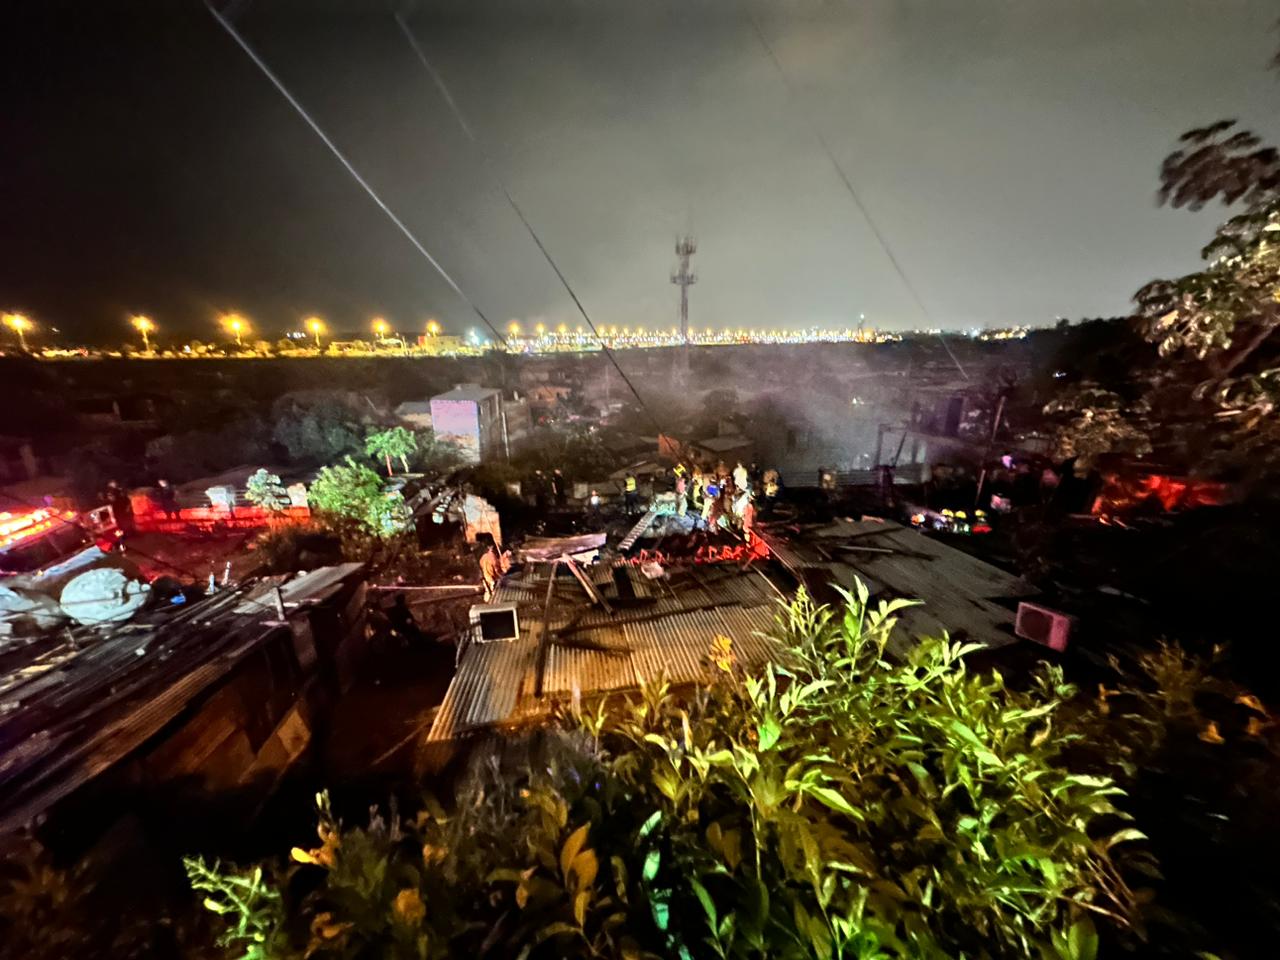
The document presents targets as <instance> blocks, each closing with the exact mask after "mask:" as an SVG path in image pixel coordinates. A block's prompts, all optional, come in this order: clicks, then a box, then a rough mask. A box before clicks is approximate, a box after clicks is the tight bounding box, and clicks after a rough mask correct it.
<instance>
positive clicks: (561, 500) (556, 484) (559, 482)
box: [551, 467, 567, 510]
mask: <svg viewBox="0 0 1280 960" xmlns="http://www.w3.org/2000/svg"><path fill="white" fill-rule="evenodd" d="M551 497H552V499H553V500H555V502H556V509H557V510H563V509H564V504H565V500H566V498H567V495H566V493H565V486H564V474H563V473H561V472H560V468H559V467H557V468H556V469H555V471H554V472H553V473H552V474H551Z"/></svg>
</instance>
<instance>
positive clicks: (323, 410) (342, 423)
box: [272, 390, 374, 464]
mask: <svg viewBox="0 0 1280 960" xmlns="http://www.w3.org/2000/svg"><path fill="white" fill-rule="evenodd" d="M373 412H374V411H372V410H371V409H370V408H369V404H368V402H367V401H366V400H365V398H364V397H362V396H360V395H359V394H355V393H349V392H346V391H341V390H299V391H295V392H293V393H287V394H285V395H284V396H282V397H280V398H279V399H278V400H277V401H276V402H275V404H274V406H273V407H272V420H273V429H272V439H273V440H274V441H275V442H276V443H279V444H281V445H282V446H284V447H285V449H286V450H287V451H288V453H289V457H290V458H291V459H292V460H294V461H297V462H300V463H311V464H315V463H333V462H335V461H340V460H341V459H342V458H343V457H346V456H355V455H358V454H360V453H363V452H364V437H365V434H366V433H368V431H369V427H370V424H371V423H372V422H373Z"/></svg>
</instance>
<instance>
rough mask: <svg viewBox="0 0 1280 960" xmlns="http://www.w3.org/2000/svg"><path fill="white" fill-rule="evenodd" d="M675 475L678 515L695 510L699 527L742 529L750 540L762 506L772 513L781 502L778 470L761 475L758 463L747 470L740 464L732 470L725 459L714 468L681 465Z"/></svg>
mask: <svg viewBox="0 0 1280 960" xmlns="http://www.w3.org/2000/svg"><path fill="white" fill-rule="evenodd" d="M672 472H673V473H674V475H675V495H676V514H677V515H678V516H682V517H683V516H686V515H687V514H688V513H689V511H691V510H692V511H693V512H694V514H695V517H696V518H697V519H696V520H695V526H697V525H698V524H699V523H701V525H702V526H704V527H706V528H707V529H716V528H719V527H727V528H734V529H741V530H742V532H743V534H744V535H745V536H746V537H747V539H748V540H749V539H750V538H751V531H752V528H753V527H754V525H755V520H756V512H757V509H758V503H759V502H760V501H763V506H764V509H765V510H770V509H771V508H772V505H773V503H774V501H775V500H776V499H777V496H778V490H779V486H780V480H779V477H778V471H777V470H766V471H764V473H763V474H761V472H760V470H759V468H758V467H757V466H756V464H754V463H752V464H751V466H750V467H747V466H746V465H744V464H743V463H742V461H740V460H739V461H738V462H737V464H736V465H735V466H734V467H733V469H732V470H730V469H729V466H728V465H727V464H726V463H725V462H724V461H723V460H721V461H720V462H719V463H717V464H716V466H715V467H714V468H708V467H704V466H702V465H700V464H696V463H695V464H694V465H693V466H692V467H690V466H688V465H686V464H685V463H677V464H676V466H675V469H674V470H673V471H672Z"/></svg>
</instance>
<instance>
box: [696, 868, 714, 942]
mask: <svg viewBox="0 0 1280 960" xmlns="http://www.w3.org/2000/svg"><path fill="white" fill-rule="evenodd" d="M689 886H690V887H691V888H692V889H693V893H694V896H696V897H697V898H698V902H699V903H701V904H702V912H703V913H705V914H706V915H707V922H708V923H709V924H710V926H711V932H712V933H715V932H716V929H717V927H716V905H715V901H713V900H712V899H711V894H709V893H707V888H706V887H704V886H703V885H702V884H701V883H699V882H698V880H697V878H696V877H690V878H689Z"/></svg>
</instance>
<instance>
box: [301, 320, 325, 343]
mask: <svg viewBox="0 0 1280 960" xmlns="http://www.w3.org/2000/svg"><path fill="white" fill-rule="evenodd" d="M305 322H306V325H307V329H308V330H310V331H311V333H312V335H313V336H314V337H315V338H316V349H319V348H320V334H322V333H324V321H323V320H321V319H320V318H319V317H307V319H306V321H305Z"/></svg>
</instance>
